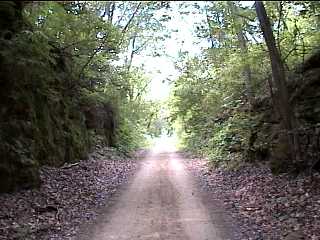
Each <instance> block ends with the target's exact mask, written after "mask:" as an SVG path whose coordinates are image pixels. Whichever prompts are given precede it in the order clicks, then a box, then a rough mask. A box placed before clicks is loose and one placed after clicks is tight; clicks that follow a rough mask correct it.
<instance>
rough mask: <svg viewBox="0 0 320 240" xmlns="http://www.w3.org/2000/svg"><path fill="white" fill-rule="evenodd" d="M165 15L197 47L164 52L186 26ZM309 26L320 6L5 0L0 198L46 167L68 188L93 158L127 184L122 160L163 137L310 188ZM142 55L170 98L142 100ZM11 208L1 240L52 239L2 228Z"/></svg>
mask: <svg viewBox="0 0 320 240" xmlns="http://www.w3.org/2000/svg"><path fill="white" fill-rule="evenodd" d="M174 16H181V17H184V18H185V19H192V18H194V19H195V20H193V21H192V22H191V25H190V26H189V27H190V29H191V30H192V34H193V35H192V36H193V41H194V42H193V45H194V48H196V46H197V49H200V50H199V51H198V52H197V53H194V51H193V47H191V48H190V49H183V48H182V47H181V46H183V43H184V41H185V40H187V39H180V40H179V41H181V42H178V40H177V41H176V45H175V46H174V47H173V48H177V49H174V51H176V53H177V54H176V55H175V56H174V57H172V56H173V55H174V53H173V52H172V51H173V50H172V49H166V45H165V43H166V41H167V40H168V39H173V37H174V36H175V34H176V33H179V31H182V28H180V25H179V22H177V21H176V20H175V21H176V22H174V20H173V18H174ZM199 16H201V17H199ZM197 18H199V19H197ZM170 24H171V25H170ZM169 25H170V26H172V25H173V27H168V26H169ZM319 29H320V4H319V2H317V1H265V2H259V1H256V2H254V3H253V2H251V3H250V2H247V3H244V2H242V1H204V2H187V1H186V2H171V1H121V2H119V1H106V2H103V1H98V2H91V1H57V2H54V1H43V2H41V1H40V2H38V1H1V2H0V66H1V68H0V99H1V101H0V192H1V193H2V195H0V197H1V198H2V199H0V200H2V201H8V202H10V201H11V202H13V200H10V201H9V200H8V199H13V198H14V196H15V195H11V194H27V195H23V196H24V197H25V198H26V199H27V198H28V197H26V196H29V195H28V194H31V195H32V196H34V193H33V192H32V191H36V190H30V189H39V188H40V189H41V187H43V186H46V184H47V182H46V180H44V177H43V176H49V175H50V174H52V175H50V177H53V175H54V173H50V174H49V172H48V171H49V170H48V169H51V170H52V169H54V170H52V171H69V170H70V173H69V172H68V174H70V175H66V177H65V178H70V179H71V180H68V181H69V183H68V184H73V183H72V178H73V177H74V176H73V175H72V174H77V171H80V169H78V170H74V169H73V168H74V167H76V168H77V167H79V166H83V165H81V164H84V163H82V160H86V159H88V158H90V159H91V160H92V159H93V158H92V156H94V157H95V158H96V159H98V158H99V157H101V156H106V155H108V154H109V155H108V156H111V158H112V157H114V155H116V157H115V159H118V165H117V163H116V162H117V161H115V163H113V164H114V165H115V166H116V165H117V166H116V167H115V168H116V170H115V171H113V170H112V171H113V172H112V173H110V172H108V171H111V170H110V169H109V167H105V166H104V167H103V166H102V165H99V166H100V170H101V169H103V170H101V172H99V174H101V176H102V175H103V174H104V175H105V177H106V176H107V175H108V174H109V173H110V174H111V175H110V176H113V175H112V174H118V173H119V174H118V175H117V176H120V177H121V178H122V177H123V178H125V177H124V176H125V175H126V174H127V172H131V171H133V170H134V169H135V168H136V167H134V166H133V165H135V163H131V162H130V161H129V160H128V161H129V162H130V164H129V165H128V162H123V159H124V158H130V157H132V156H133V155H135V154H137V152H138V153H139V154H142V153H141V149H146V148H148V147H150V146H151V145H152V144H151V143H152V139H154V138H158V137H161V136H176V137H177V138H178V140H179V143H178V146H179V149H180V151H181V152H184V153H186V152H187V153H188V155H189V154H190V155H192V156H193V157H195V156H197V157H200V158H202V159H205V162H206V164H208V169H210V170H208V171H213V170H212V169H227V170H228V171H231V172H233V171H237V170H239V169H243V168H244V167H245V168H249V169H256V168H263V169H268V170H270V172H271V173H272V174H273V175H274V176H279V174H280V176H282V175H283V174H285V176H287V177H288V178H289V179H291V180H292V179H298V178H301V176H303V179H308V181H309V178H310V182H311V184H313V185H312V186H316V187H315V189H318V190H319V189H320V188H319V185H317V184H319V182H316V181H317V179H318V178H317V177H319V171H320V125H319V124H320V105H319V100H320V95H319V91H320V84H319V83H320V68H319V66H320V64H319V63H320V48H319V47H320V46H319V40H320V31H319ZM180 36H181V35H180ZM186 38H188V36H186ZM143 57H148V59H150V58H153V59H158V58H159V57H166V58H167V59H170V61H171V62H173V64H174V67H175V71H177V73H178V74H177V75H176V77H171V78H170V77H168V78H164V79H161V82H162V84H163V86H164V85H165V86H166V87H167V88H170V93H169V95H168V97H166V98H163V99H156V98H153V97H152V96H150V95H152V94H150V91H151V88H152V82H153V79H152V75H149V74H148V73H147V71H148V69H147V68H146V65H147V61H148V60H143V59H144V58H143ZM141 59H142V63H141ZM145 59H147V58H145ZM156 61H157V60H156ZM168 61H169V60H168ZM158 65H159V66H158V68H160V71H161V70H162V69H161V63H160V60H159V64H158ZM162 68H163V71H165V68H166V67H165V66H163V67H162ZM166 71H169V70H166ZM159 91H161V90H160V89H159ZM100 155H101V156H100ZM120 158H121V160H120ZM91 160H88V161H87V162H88V163H91V162H90V161H91ZM92 161H93V160H92ZM98 164H101V163H98ZM80 168H81V167H80ZM107 168H108V169H107ZM131 168H132V169H131ZM84 169H86V170H87V171H88V172H90V173H92V174H94V173H95V174H96V172H95V171H98V170H96V169H95V168H94V167H93V166H91V167H84ZM51 170H50V171H51ZM100 170H99V171H100ZM72 171H73V173H71V172H72ZM81 171H82V170H81ZM263 171H265V170H263ZM46 174H47V175H46ZM59 174H61V173H59ZM63 174H65V173H64V172H63ZM272 174H271V175H272ZM281 174H282V175H281ZM231 175H232V174H231ZM271 175H270V178H271ZM232 176H233V175H232ZM78 177H79V176H77V177H75V179H76V178H78ZM234 179H235V178H234ZM78 180H79V181H80V182H81V183H83V182H85V181H86V180H81V179H80V177H79V179H78ZM291 180H290V181H291ZM318 180H319V179H318ZM108 181H109V180H108ZM288 181H289V180H288ZM121 182H122V180H121V181H118V180H117V183H114V184H115V185H117V186H118V185H120V184H121ZM84 184H85V183H84ZM61 186H62V185H61ZM61 186H60V185H59V184H57V185H56V186H55V188H56V189H59V191H60V190H61V189H62V188H63V187H61ZM63 186H64V185H63ZM70 186H71V185H70ZM68 187H69V186H66V188H68ZM70 188H72V187H70ZM75 188H76V187H75ZM84 188H90V186H89V187H88V185H86V187H84ZM63 189H64V188H63ZM97 189H98V188H97ZM97 189H96V190H95V191H98V190H97ZM100 190H101V189H100ZM318 190H317V194H319V191H318ZM24 191H31V192H24ZM61 191H62V190H61ZM108 191H109V190H108ZM226 191H227V190H226ZM80 192H81V191H80ZM79 194H80V193H79ZM315 194H316V193H315ZM19 196H20V195H19ZM75 196H78V195H75ZM79 196H80V195H79ZM317 196H319V195H315V197H314V202H313V203H314V204H318V205H317V206H316V205H312V207H310V208H312V209H318V210H319V208H318V207H319V200H317ZM12 197H13V198H12ZM20 197H21V196H20ZM69 197H71V196H69ZM73 200H74V199H73ZM64 201H67V197H66V199H65V200H64ZM86 201H89V200H88V199H87V198H86ZM316 201H318V202H317V203H316ZM47 203H48V201H47ZM0 204H1V203H0ZM10 204H11V203H10ZM30 204H31V203H30ZM69 204H71V203H69ZM79 204H81V202H79ZM87 204H88V206H89V202H88V203H87ZM49 205H50V204H49ZM51 205H52V204H51ZM51 205H50V206H51ZM50 206H49V208H50ZM9 208H12V205H10V206H9V205H6V207H4V206H3V208H2V209H3V210H2V211H1V210H0V235H3V236H7V237H4V238H2V237H1V236H0V239H58V238H47V237H44V235H43V236H42V235H37V234H40V233H37V232H32V231H31V230H30V229H29V228H28V227H23V228H22V230H21V229H20V230H19V228H16V229H15V230H14V233H13V232H10V231H13V230H12V229H13V227H12V226H11V227H3V226H5V225H6V224H8V222H12V221H15V220H14V217H11V218H10V217H8V216H9V215H10V214H8V213H6V212H5V211H9V210H5V209H9ZM30 208H31V207H30ZM42 210H43V208H42ZM47 210H48V208H45V211H47ZM49 210H50V209H49ZM49 210H48V211H49ZM51 210H52V209H51ZM10 211H11V210H10ZM53 211H58V210H57V208H56V209H53ZM12 214H13V213H12ZM13 215H14V214H13ZM315 218H317V219H318V220H319V216H316V217H315ZM10 219H11V220H10ZM317 219H314V221H316V220H317ZM21 221H22V222H23V220H21ZM6 226H7V225H6ZM17 229H18V230H17ZM26 229H27V230H26ZM28 229H29V230H28ZM310 229H311V232H312V235H308V238H301V239H311V237H312V239H319V237H320V234H319V232H318V233H317V231H320V229H319V226H315V225H313V227H310ZM30 231H31V232H32V234H35V235H32V234H31V233H30ZM10 234H11V236H13V237H12V238H10V237H8V236H10ZM28 234H29V236H31V235H32V236H33V237H30V238H25V237H26V236H28ZM30 234H31V235H30ZM310 234H311V233H310ZM39 236H40V238H39ZM37 237H38V238H37ZM59 239H60V238H59ZM61 239H69V238H67V237H65V238H61ZM246 239H253V238H246ZM257 239H269V238H264V237H262V238H257ZM270 239H279V238H277V237H275V238H270ZM287 239H291V238H287ZM292 239H300V238H292Z"/></svg>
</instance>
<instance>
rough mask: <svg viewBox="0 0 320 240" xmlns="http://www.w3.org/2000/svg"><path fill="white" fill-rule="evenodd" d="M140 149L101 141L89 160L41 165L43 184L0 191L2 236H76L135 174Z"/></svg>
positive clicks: (24, 237) (13, 237) (47, 237)
mask: <svg viewBox="0 0 320 240" xmlns="http://www.w3.org/2000/svg"><path fill="white" fill-rule="evenodd" d="M141 155H142V153H137V154H136V155H135V156H134V157H132V158H128V157H125V156H122V155H120V154H119V153H117V152H116V151H115V150H113V149H112V148H106V147H101V148H99V149H96V151H95V152H94V153H92V154H90V156H89V159H87V160H82V161H80V162H78V163H74V164H67V165H64V166H63V167H61V168H54V167H42V168H41V170H40V178H41V182H42V184H41V187H40V189H33V190H22V191H20V192H16V193H11V194H1V195H0V239H6V240H10V239H11V240H13V239H15V240H18V239H24V240H29V239H41V240H45V239H51V240H53V239H64V240H66V239H73V238H74V236H75V234H76V233H77V231H78V230H79V227H80V225H81V224H82V223H85V222H90V221H93V220H94V219H95V218H96V216H97V214H98V210H99V208H100V207H101V206H104V205H106V204H107V202H108V199H109V198H110V197H111V196H112V195H113V194H114V193H115V192H116V191H117V190H118V189H119V187H120V185H122V184H123V183H124V182H126V181H127V180H128V177H129V176H130V175H132V174H133V172H134V170H135V169H136V168H137V166H138V162H137V159H138V156H141Z"/></svg>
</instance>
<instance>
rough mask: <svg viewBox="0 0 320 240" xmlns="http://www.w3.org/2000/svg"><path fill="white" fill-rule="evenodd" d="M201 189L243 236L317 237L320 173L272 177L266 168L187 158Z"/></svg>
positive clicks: (259, 237) (318, 237)
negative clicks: (226, 165)
mask: <svg viewBox="0 0 320 240" xmlns="http://www.w3.org/2000/svg"><path fill="white" fill-rule="evenodd" d="M185 156H186V158H189V160H188V161H187V162H186V164H187V166H188V169H189V170H190V171H191V172H192V173H193V174H194V175H195V176H197V177H198V179H199V181H200V183H201V185H202V188H203V189H205V190H206V191H207V192H208V194H211V195H212V198H216V199H218V200H219V201H220V202H222V203H223V205H224V208H225V209H226V210H227V211H228V212H229V213H230V214H231V215H232V218H233V219H234V220H235V221H236V222H237V223H238V226H239V230H240V231H241V232H242V234H243V235H244V236H245V237H244V239H256V240H258V239H270V240H271V239H274V240H276V239H277V240H278V239H286V240H293V239H295V240H296V239H313V240H318V239H320V224H319V223H320V214H319V213H320V176H319V175H315V176H314V178H313V181H311V178H310V177H306V176H298V177H297V178H294V177H292V176H289V175H280V176H274V175H272V174H271V172H270V170H269V169H267V168H263V167H262V168H258V167H254V166H244V167H242V168H241V169H239V170H237V171H228V170H223V169H216V170H213V169H210V167H209V166H208V164H207V162H206V161H205V160H203V159H199V158H192V157H190V156H189V157H187V155H185Z"/></svg>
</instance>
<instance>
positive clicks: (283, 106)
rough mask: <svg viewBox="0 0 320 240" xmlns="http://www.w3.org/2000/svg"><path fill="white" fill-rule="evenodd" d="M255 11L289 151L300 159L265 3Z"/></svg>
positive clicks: (284, 81)
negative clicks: (265, 48)
mask: <svg viewBox="0 0 320 240" xmlns="http://www.w3.org/2000/svg"><path fill="white" fill-rule="evenodd" d="M255 9H256V12H257V16H258V19H259V23H260V27H261V30H262V33H263V37H264V39H265V42H266V45H267V47H268V51H269V57H270V61H271V69H272V78H273V81H274V83H275V86H276V88H277V99H275V100H276V103H277V105H278V106H277V109H278V111H279V114H280V117H281V119H282V124H283V127H284V129H285V130H286V133H285V134H287V136H288V139H287V140H288V143H289V150H290V153H291V155H292V156H291V157H292V159H296V158H298V153H299V151H298V149H299V145H298V141H297V140H298V139H297V136H296V135H295V134H294V127H295V126H294V116H293V112H292V109H291V107H290V104H289V95H288V90H287V87H286V75H285V70H284V65H283V62H282V60H281V56H280V53H279V50H278V48H277V46H276V41H275V38H274V35H273V32H272V28H271V24H270V20H269V18H268V15H267V12H266V9H265V7H264V5H263V2H260V1H255Z"/></svg>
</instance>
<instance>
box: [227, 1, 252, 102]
mask: <svg viewBox="0 0 320 240" xmlns="http://www.w3.org/2000/svg"><path fill="white" fill-rule="evenodd" d="M228 5H229V7H230V10H231V15H233V16H234V17H233V22H234V25H235V30H236V32H237V38H238V42H239V46H240V50H241V53H242V59H243V62H244V63H245V65H244V69H243V72H242V74H243V76H244V84H245V88H246V95H247V98H248V101H249V104H250V105H251V106H252V104H253V102H254V92H253V88H252V74H251V68H250V65H249V64H248V63H247V62H246V60H245V56H246V55H247V54H248V46H247V40H246V38H245V35H244V32H243V30H242V27H243V24H241V26H240V28H239V27H236V26H237V24H236V22H237V21H239V20H241V21H242V20H243V19H242V18H240V19H239V17H237V16H240V14H239V9H238V7H237V6H236V5H235V4H234V3H233V2H231V1H229V2H228Z"/></svg>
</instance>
